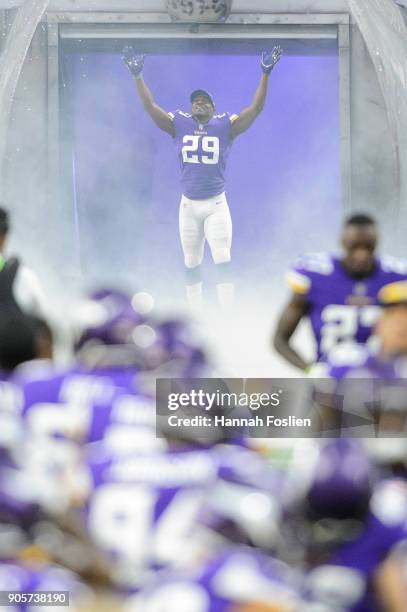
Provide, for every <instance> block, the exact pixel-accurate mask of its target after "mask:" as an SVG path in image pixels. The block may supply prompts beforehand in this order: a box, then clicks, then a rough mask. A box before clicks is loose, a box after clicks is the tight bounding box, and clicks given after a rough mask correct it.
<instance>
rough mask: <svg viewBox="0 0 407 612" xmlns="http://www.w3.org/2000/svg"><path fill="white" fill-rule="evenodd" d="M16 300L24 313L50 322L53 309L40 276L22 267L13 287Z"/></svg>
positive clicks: (18, 271)
mask: <svg viewBox="0 0 407 612" xmlns="http://www.w3.org/2000/svg"><path fill="white" fill-rule="evenodd" d="M13 294H14V299H15V301H16V302H17V304H18V306H19V307H20V308H21V310H22V311H23V312H25V313H26V314H29V315H33V316H36V317H40V318H42V319H45V320H46V321H48V322H49V321H50V318H51V308H50V306H49V303H48V300H47V298H46V295H45V292H44V290H43V287H42V285H41V282H40V279H39V278H38V276H37V275H36V274H35V272H33V270H30V268H27V266H24V265H20V266H19V268H18V270H17V274H16V277H15V280H14V285H13Z"/></svg>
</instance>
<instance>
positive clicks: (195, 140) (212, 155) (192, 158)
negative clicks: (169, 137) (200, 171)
mask: <svg viewBox="0 0 407 612" xmlns="http://www.w3.org/2000/svg"><path fill="white" fill-rule="evenodd" d="M201 138H202V153H201V154H198V149H199V141H200V139H201ZM182 142H183V144H184V146H183V147H182V159H183V161H184V164H217V163H218V161H219V138H218V137H217V136H184V138H183V139H182Z"/></svg>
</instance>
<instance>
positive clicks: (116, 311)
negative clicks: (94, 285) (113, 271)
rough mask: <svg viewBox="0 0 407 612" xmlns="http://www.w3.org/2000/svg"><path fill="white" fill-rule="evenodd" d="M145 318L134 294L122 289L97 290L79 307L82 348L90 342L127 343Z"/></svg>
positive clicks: (77, 342)
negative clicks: (133, 297)
mask: <svg viewBox="0 0 407 612" xmlns="http://www.w3.org/2000/svg"><path fill="white" fill-rule="evenodd" d="M142 321H143V318H142V316H141V315H140V314H139V313H138V312H137V311H136V310H135V309H134V307H133V305H132V301H131V298H130V297H129V296H128V295H127V294H126V293H124V292H122V291H117V290H112V289H100V290H98V291H94V292H93V293H91V294H90V295H89V297H88V298H87V299H86V300H84V301H83V302H82V304H81V305H80V306H79V308H78V310H77V323H78V327H79V329H80V335H79V338H78V340H77V341H76V343H75V350H76V351H79V350H81V349H83V348H84V347H86V346H89V345H93V346H94V345H106V346H112V345H126V344H131V343H132V334H133V332H134V329H135V328H136V327H137V326H138V325H140V324H141V323H142Z"/></svg>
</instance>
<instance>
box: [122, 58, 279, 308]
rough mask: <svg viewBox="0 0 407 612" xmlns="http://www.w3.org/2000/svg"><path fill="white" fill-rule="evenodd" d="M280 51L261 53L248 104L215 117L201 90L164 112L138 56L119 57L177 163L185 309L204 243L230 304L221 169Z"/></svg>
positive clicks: (198, 298)
mask: <svg viewBox="0 0 407 612" xmlns="http://www.w3.org/2000/svg"><path fill="white" fill-rule="evenodd" d="M281 53H282V51H281V48H280V47H279V46H277V47H274V48H273V50H272V51H271V52H269V51H267V52H263V54H262V58H261V68H262V71H263V74H262V77H261V80H260V84H259V86H258V88H257V91H256V93H255V95H254V98H253V101H252V103H251V104H250V106H248V107H247V108H245V109H243V110H242V111H241V112H240V114H239V115H235V114H229V113H225V112H223V113H216V111H215V103H214V100H213V98H212V96H211V95H210V93H208V92H207V91H205V90H203V89H197V90H195V91H193V92H192V93H191V95H190V102H191V108H190V110H189V111H188V112H184V111H181V110H177V111H175V112H166V111H165V110H163V109H162V108H160V106H159V105H158V104H157V103H156V101H155V100H154V98H153V95H152V93H151V91H150V89H149V88H148V87H147V85H146V83H145V81H144V78H143V66H144V55H138V54H137V53H136V52H135V51H134V50H133V48H132V47H125V49H123V59H124V61H125V63H126V64H127V66H128V68H129V70H130V71H131V73H132V74H133V76H134V78H135V81H136V88H137V92H138V95H139V96H140V99H141V101H142V103H143V106H144V108H145V110H146V111H147V113H148V114H149V115H150V117H151V118H152V120H153V121H154V123H155V124H156V125H157V127H159V128H160V129H161V130H163V131H164V132H166V133H167V134H169V135H170V136H172V138H173V139H174V144H175V147H176V150H177V153H178V157H179V160H180V165H181V185H182V198H181V205H180V212H179V230H180V237H181V244H182V249H183V252H184V260H185V266H186V284H187V297H188V301H189V303H190V305H191V306H193V307H196V308H198V309H199V308H200V307H201V304H202V281H201V271H200V267H201V263H202V259H203V254H204V245H205V240H207V241H208V243H209V246H210V249H211V253H212V257H213V261H214V262H215V264H216V266H217V269H218V283H217V292H218V297H219V301H220V304H221V305H222V306H224V307H226V308H227V307H229V306H230V305H231V304H232V301H233V284H232V283H231V282H230V270H229V264H230V260H231V254H230V251H231V246H232V221H231V217H230V212H229V207H228V203H227V200H226V195H225V176H224V173H225V168H226V162H227V158H228V153H229V149H230V146H231V144H232V142H233V140H234V139H235V138H236V136H238V135H239V134H242V133H243V132H245V131H246V130H247V129H248V128H249V127H250V126H251V125H252V123H253V122H254V121H255V119H256V117H257V116H258V115H259V114H260V113H261V111H262V110H263V108H264V104H265V101H266V96H267V89H268V81H269V75H270V73H271V71H272V69H273V68H274V66H275V64H276V63H277V62H278V61H279V59H280V57H281Z"/></svg>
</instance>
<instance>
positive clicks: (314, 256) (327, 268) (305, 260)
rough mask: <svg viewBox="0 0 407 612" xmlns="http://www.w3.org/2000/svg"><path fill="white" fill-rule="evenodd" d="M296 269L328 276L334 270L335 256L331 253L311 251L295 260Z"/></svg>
mask: <svg viewBox="0 0 407 612" xmlns="http://www.w3.org/2000/svg"><path fill="white" fill-rule="evenodd" d="M294 265H295V268H296V270H302V271H304V272H314V273H315V274H322V275H324V276H328V275H329V274H332V272H333V270H334V263H333V258H332V256H331V255H330V254H329V253H309V254H306V255H303V256H301V257H299V258H298V259H297V260H296V261H295V264H294Z"/></svg>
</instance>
